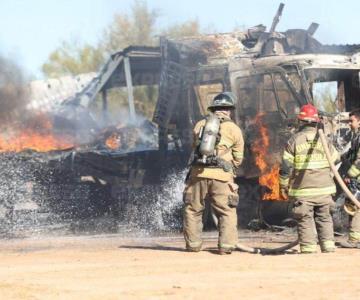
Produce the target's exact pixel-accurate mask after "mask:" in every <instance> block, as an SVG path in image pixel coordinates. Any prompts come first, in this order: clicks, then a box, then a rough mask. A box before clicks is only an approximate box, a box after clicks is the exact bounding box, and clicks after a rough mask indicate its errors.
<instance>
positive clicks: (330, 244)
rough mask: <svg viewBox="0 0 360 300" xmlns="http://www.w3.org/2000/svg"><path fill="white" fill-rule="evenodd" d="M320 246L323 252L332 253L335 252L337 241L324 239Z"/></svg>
mask: <svg viewBox="0 0 360 300" xmlns="http://www.w3.org/2000/svg"><path fill="white" fill-rule="evenodd" d="M320 248H321V252H322V253H331V252H335V249H336V247H335V242H334V241H323V242H321V243H320Z"/></svg>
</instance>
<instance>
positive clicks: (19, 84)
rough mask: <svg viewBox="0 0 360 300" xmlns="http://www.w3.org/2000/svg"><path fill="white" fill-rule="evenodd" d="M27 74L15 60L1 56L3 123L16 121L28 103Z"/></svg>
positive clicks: (0, 105)
mask: <svg viewBox="0 0 360 300" xmlns="http://www.w3.org/2000/svg"><path fill="white" fill-rule="evenodd" d="M27 96H28V95H27V89H26V85H25V76H24V75H23V72H22V70H21V68H20V67H19V66H18V65H17V64H16V63H15V62H13V61H11V60H9V59H6V58H4V57H3V56H0V118H1V120H2V125H3V126H4V125H7V124H9V123H12V122H14V121H16V120H17V119H18V118H19V116H21V115H22V112H23V111H24V109H25V107H26V105H27V99H28V97H27Z"/></svg>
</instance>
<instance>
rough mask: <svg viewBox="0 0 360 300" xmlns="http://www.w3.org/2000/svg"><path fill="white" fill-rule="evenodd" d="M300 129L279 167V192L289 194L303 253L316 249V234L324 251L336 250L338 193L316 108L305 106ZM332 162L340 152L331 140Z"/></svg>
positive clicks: (289, 142) (283, 194)
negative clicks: (333, 213)
mask: <svg viewBox="0 0 360 300" xmlns="http://www.w3.org/2000/svg"><path fill="white" fill-rule="evenodd" d="M298 120H299V131H298V132H297V133H296V134H294V136H293V137H292V138H291V139H290V140H289V141H288V143H287V145H286V147H285V150H284V154H283V159H282V164H281V168H280V193H281V195H282V196H283V197H284V198H287V197H289V200H290V201H291V203H292V213H293V215H294V218H295V219H296V220H297V222H298V235H299V243H300V251H301V253H315V252H316V251H317V236H316V231H317V234H318V240H319V243H320V248H321V251H322V252H334V251H335V243H334V229H333V221H332V217H331V214H330V210H331V208H332V207H333V205H334V202H333V200H332V195H333V194H335V192H336V187H335V183H334V181H333V179H332V177H331V173H330V165H329V162H328V160H327V159H326V156H325V152H324V148H323V146H322V143H321V141H320V138H319V135H318V133H317V126H318V125H319V122H320V119H319V116H318V111H317V109H316V108H315V107H314V106H313V105H311V104H306V105H304V106H303V107H302V108H301V110H300V113H299V115H298ZM329 148H330V153H331V156H332V159H333V161H334V162H335V161H336V160H337V159H338V153H337V151H336V149H335V148H334V146H333V145H332V144H331V143H329Z"/></svg>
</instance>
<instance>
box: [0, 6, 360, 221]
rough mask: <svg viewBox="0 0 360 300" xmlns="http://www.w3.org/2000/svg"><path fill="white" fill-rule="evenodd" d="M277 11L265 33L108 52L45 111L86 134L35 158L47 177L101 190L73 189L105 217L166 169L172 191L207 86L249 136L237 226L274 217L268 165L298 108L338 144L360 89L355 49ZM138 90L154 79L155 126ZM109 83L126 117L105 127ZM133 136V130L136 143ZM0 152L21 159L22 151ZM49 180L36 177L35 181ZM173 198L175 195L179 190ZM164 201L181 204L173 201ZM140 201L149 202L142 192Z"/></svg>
mask: <svg viewBox="0 0 360 300" xmlns="http://www.w3.org/2000/svg"><path fill="white" fill-rule="evenodd" d="M282 10H283V5H281V6H280V7H279V9H278V11H277V13H276V15H275V17H274V21H273V23H272V24H271V27H270V29H269V30H268V31H267V30H266V27H265V26H264V25H257V26H255V27H252V28H249V29H247V30H245V31H235V32H231V33H222V34H208V35H201V36H193V37H186V38H181V39H171V38H165V37H163V38H161V39H160V46H159V47H146V46H130V47H128V48H126V49H124V50H122V51H119V52H117V53H114V54H113V55H112V56H111V57H110V59H109V60H108V62H107V63H106V64H105V65H104V67H103V68H102V70H101V71H100V72H99V73H98V74H97V75H96V76H95V77H91V78H92V79H89V80H90V81H89V83H88V84H87V85H86V86H85V87H84V88H83V89H82V90H80V91H79V92H77V93H76V94H75V95H74V96H72V97H70V98H67V99H65V100H63V101H61V103H59V104H58V105H57V106H56V107H55V108H54V109H53V111H52V114H54V115H56V116H57V117H56V118H54V120H57V124H58V126H59V127H60V128H61V126H62V128H67V129H66V130H68V131H69V132H75V136H78V137H79V136H80V137H83V136H86V139H85V140H83V141H82V143H81V146H80V147H75V146H74V147H73V149H70V150H62V151H59V154H58V155H59V158H58V159H55V160H52V159H51V160H50V161H51V162H50V161H48V160H45V161H46V162H45V161H44V164H45V165H47V166H49V169H51V170H56V171H54V173H55V174H56V172H57V171H58V170H61V172H60V173H61V175H59V176H55V177H57V178H58V180H60V181H62V182H68V180H69V181H70V182H77V184H79V186H82V184H84V186H87V185H90V186H92V187H94V189H95V190H96V189H98V190H100V192H97V190H96V191H95V192H94V193H93V192H92V191H90V192H89V194H87V193H81V192H80V193H79V194H81V195H79V196H78V198H81V197H83V198H84V199H85V200H84V201H85V202H84V203H87V202H86V201H90V200H88V199H91V197H90V196H89V195H95V196H94V197H93V198H94V200H93V204H89V203H88V204H84V206H88V207H94V208H93V209H92V212H93V213H94V214H95V215H96V214H97V213H100V212H103V214H106V213H108V212H104V211H106V209H108V211H112V212H113V211H116V218H121V215H122V214H123V211H122V209H124V207H125V206H126V205H125V203H129V202H130V203H131V202H134V203H135V202H136V200H134V197H132V198H131V197H130V196H129V195H130V193H132V191H133V190H135V189H139V191H140V192H141V189H143V190H144V189H147V188H148V187H149V186H158V187H160V186H161V183H162V182H164V181H166V180H167V178H168V177H167V175H168V174H170V173H171V172H170V170H175V173H174V174H177V175H176V176H177V180H178V181H177V182H178V183H177V188H176V190H178V189H179V187H181V186H182V185H181V184H182V183H181V182H182V180H183V178H184V176H185V175H184V174H185V173H186V172H184V171H183V170H185V169H186V166H187V161H188V159H189V156H190V153H191V145H192V128H193V126H194V124H195V123H196V122H197V121H198V120H200V119H201V118H203V117H204V115H206V114H207V107H208V105H209V103H210V101H211V100H212V99H213V97H214V96H215V95H216V94H218V93H220V92H223V91H232V92H233V93H234V94H235V95H236V96H237V99H238V101H237V103H236V109H235V111H234V115H233V119H234V120H235V122H236V123H237V124H238V125H239V126H240V127H241V128H242V129H243V130H244V133H245V140H246V141H245V142H246V147H245V148H246V149H245V161H244V163H243V164H242V166H241V167H240V169H239V170H238V171H237V178H236V181H237V182H238V183H239V185H240V189H239V193H240V198H241V201H240V204H239V207H238V209H239V216H240V217H239V222H240V224H241V225H246V224H247V223H248V221H249V220H251V219H253V218H259V219H260V221H261V222H263V223H275V224H279V225H281V224H282V221H283V220H284V219H286V218H287V205H288V204H287V202H285V201H281V199H279V195H278V193H277V190H278V174H277V173H278V172H277V171H278V168H279V164H280V161H281V152H282V149H283V146H284V144H285V142H286V141H287V139H288V138H289V137H290V136H291V135H292V134H293V132H294V131H295V130H296V126H297V125H296V115H297V113H298V111H299V108H300V107H301V106H302V105H304V104H306V103H313V104H314V105H315V106H316V107H317V108H318V109H319V111H320V112H321V114H322V116H323V120H324V124H325V131H326V133H327V135H328V136H329V138H330V139H332V141H333V142H334V144H335V146H336V147H337V148H338V149H339V150H340V151H344V150H345V149H346V144H347V138H346V136H347V133H348V131H349V130H348V128H347V126H346V124H345V123H344V120H346V113H345V112H346V111H350V110H352V109H354V108H357V107H359V101H358V99H359V96H360V86H359V71H360V67H359V66H360V45H332V46H329V45H323V44H321V43H320V42H319V41H317V40H316V39H315V37H314V35H315V34H316V30H317V28H318V24H316V23H312V24H310V26H309V28H308V29H289V30H286V31H284V32H278V31H277V30H276V26H277V24H278V22H279V20H280V16H281V14H282ZM144 86H145V87H155V88H156V90H157V93H158V98H157V102H156V106H155V111H154V115H153V119H152V121H153V122H149V121H147V122H146V125H144V124H143V125H139V123H137V121H136V120H137V118H138V115H137V113H136V111H135V105H134V89H135V88H137V87H144ZM117 89H120V90H124V89H125V90H126V91H127V94H126V95H127V103H128V113H127V114H126V115H127V116H128V119H127V120H126V122H124V123H123V125H121V126H117V125H114V126H113V127H111V128H110V127H109V126H104V124H107V125H108V123H107V122H106V120H108V117H109V106H108V104H109V103H108V102H109V94H110V93H111V92H112V91H113V90H117ZM99 100H100V107H101V113H100V114H97V115H95V114H93V113H92V111H91V109H92V106H93V104H94V103H95V102H99ZM84 115H86V116H87V117H86V118H87V120H88V121H86V122H85V123H86V125H85V126H84V124H85V123H84V122H83V120H84V118H83V116H84ZM69 124H71V126H69ZM155 124H156V125H155ZM64 130H65V129H64ZM79 132H80V133H79ZM126 133H128V135H126ZM134 135H138V136H139V137H138V138H135V140H134ZM147 139H150V140H147ZM137 141H141V142H137ZM3 155H5V156H7V155H10V156H13V157H22V156H23V155H24V153H23V152H21V153H16V154H15V153H12V154H3ZM29 155H30V156H31V155H34V156H37V154H35V153H30V154H29ZM42 155H45V156H46V155H49V157H50V156H51V155H50V154H48V153H44V154H42ZM26 156H28V154H26ZM55 162H56V163H55ZM53 163H54V164H55V165H52V164H53ZM50 166H51V167H50ZM40 169H41V168H40ZM62 172H63V173H62ZM45 174H46V172H45ZM45 177H47V176H45ZM49 178H52V177H51V176H49ZM56 182H58V181H56ZM56 184H57V183H55V181H54V183H53V182H45V184H44V186H45V187H48V186H52V185H56ZM52 188H54V187H52ZM45 189H46V188H45ZM49 189H50V188H49ZM60 190H62V191H63V192H65V191H67V190H72V188H71V187H70V188H69V187H64V188H60ZM104 191H105V192H104ZM56 193H57V192H54V195H55V194H56ZM92 193H93V194H92ZM60 194H61V193H60ZM109 194H110V195H111V197H110V196H109ZM149 194H154V193H149ZM155 194H156V193H155ZM176 195H177V196H176V197H179V198H181V193H177V194H176ZM52 197H53V199H57V198H56V197H57V196H56V195H55V196H51V197H49V198H52ZM59 198H61V199H59V201H56V203H51V204H50V205H49V206H50V207H52V208H54V207H57V205H59V207H61V208H59V212H62V213H64V214H68V215H70V214H71V213H73V212H74V211H76V210H78V211H79V212H78V213H76V216H78V214H81V213H82V212H84V211H86V209H85V210H84V209H80V207H81V205H80V204H79V203H80V202H78V201H79V200H78V199H74V200H72V203H71V204H68V203H67V202H66V201H68V199H69V198H68V196H66V195H64V196H62V197H59ZM76 198H77V197H76ZM109 199H110V200H109ZM166 200H167V201H168V202H171V201H173V202H174V203H177V205H178V204H179V203H180V202H181V199H180V200H179V199H173V198H171V197H168V199H166ZM146 201H150V202H151V201H152V200H151V197H150V196H149V197H147V199H145V202H146ZM145 202H144V203H142V205H143V206H146V205H147V203H145ZM61 203H62V204H61ZM179 205H180V204H179ZM98 206H102V207H103V208H99V207H98ZM158 209H159V210H161V209H162V208H161V207H158ZM279 212H281V213H279Z"/></svg>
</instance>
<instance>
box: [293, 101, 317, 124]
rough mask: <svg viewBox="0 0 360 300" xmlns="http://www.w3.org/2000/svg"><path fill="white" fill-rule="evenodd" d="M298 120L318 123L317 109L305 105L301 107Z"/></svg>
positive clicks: (310, 105)
mask: <svg viewBox="0 0 360 300" xmlns="http://www.w3.org/2000/svg"><path fill="white" fill-rule="evenodd" d="M298 119H299V120H302V121H305V122H316V123H317V122H319V121H320V119H319V115H318V110H317V108H316V107H315V106H314V105H312V104H305V105H303V106H302V107H301V110H300V113H299V115H298Z"/></svg>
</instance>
